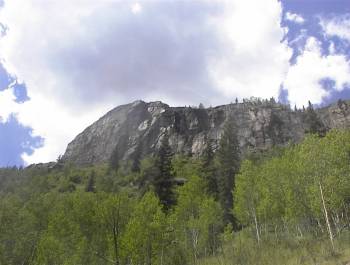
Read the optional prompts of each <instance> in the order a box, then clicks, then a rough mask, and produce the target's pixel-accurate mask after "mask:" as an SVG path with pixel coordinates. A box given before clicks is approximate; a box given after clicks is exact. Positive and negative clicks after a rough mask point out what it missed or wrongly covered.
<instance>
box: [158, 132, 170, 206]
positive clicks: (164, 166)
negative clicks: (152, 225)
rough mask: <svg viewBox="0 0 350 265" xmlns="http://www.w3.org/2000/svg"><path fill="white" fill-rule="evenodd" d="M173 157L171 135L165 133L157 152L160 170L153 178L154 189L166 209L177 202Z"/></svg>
mask: <svg viewBox="0 0 350 265" xmlns="http://www.w3.org/2000/svg"><path fill="white" fill-rule="evenodd" d="M172 158H173V153H172V150H171V147H170V145H169V136H168V134H167V133H165V134H164V136H163V138H162V141H161V145H160V148H159V150H158V152H157V157H156V162H155V164H156V168H157V169H158V172H157V174H156V176H155V177H154V180H153V186H154V191H155V193H156V194H157V196H158V198H159V200H160V202H161V203H162V204H163V207H164V210H168V209H169V208H170V207H171V206H172V205H173V204H174V203H175V198H174V197H175V196H174V192H173V186H174V176H173V173H172V164H171V160H172Z"/></svg>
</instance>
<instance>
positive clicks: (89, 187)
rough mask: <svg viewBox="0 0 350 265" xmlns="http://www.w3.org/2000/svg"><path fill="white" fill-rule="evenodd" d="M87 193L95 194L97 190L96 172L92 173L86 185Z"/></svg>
mask: <svg viewBox="0 0 350 265" xmlns="http://www.w3.org/2000/svg"><path fill="white" fill-rule="evenodd" d="M85 191H86V192H95V191H96V188H95V171H92V172H91V175H90V177H89V180H88V183H87V185H86V189H85Z"/></svg>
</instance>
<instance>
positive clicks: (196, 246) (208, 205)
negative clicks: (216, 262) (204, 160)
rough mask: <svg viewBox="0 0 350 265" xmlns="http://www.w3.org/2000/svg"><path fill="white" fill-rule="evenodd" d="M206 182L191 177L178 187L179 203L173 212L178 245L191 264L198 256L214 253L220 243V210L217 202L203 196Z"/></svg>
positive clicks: (196, 177)
mask: <svg viewBox="0 0 350 265" xmlns="http://www.w3.org/2000/svg"><path fill="white" fill-rule="evenodd" d="M205 189H206V186H205V183H204V182H203V181H202V180H201V179H200V178H199V177H198V176H192V177H191V178H190V179H189V181H188V182H187V183H186V184H185V185H184V186H183V187H181V188H179V190H178V204H177V206H176V207H175V210H174V213H173V216H172V218H173V223H174V227H175V229H176V232H175V234H176V237H177V241H176V242H177V244H178V245H179V247H180V248H181V249H182V252H184V253H186V254H187V255H188V256H189V261H190V263H196V261H197V259H198V257H200V256H203V255H207V254H213V253H215V250H216V249H217V247H218V246H219V240H218V234H219V231H221V220H222V211H221V207H220V205H219V204H218V203H217V202H216V201H215V200H214V199H213V198H212V197H209V196H208V195H206V193H205V192H203V191H205Z"/></svg>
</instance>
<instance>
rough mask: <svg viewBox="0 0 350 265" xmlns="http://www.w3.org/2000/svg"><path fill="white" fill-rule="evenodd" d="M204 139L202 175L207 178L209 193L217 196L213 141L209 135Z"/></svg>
mask: <svg viewBox="0 0 350 265" xmlns="http://www.w3.org/2000/svg"><path fill="white" fill-rule="evenodd" d="M204 141H205V149H204V151H203V154H202V175H203V177H204V179H205V180H206V184H207V191H208V193H209V194H210V195H212V196H214V198H216V197H217V193H218V187H217V180H216V168H215V162H214V151H213V146H212V141H211V139H209V138H208V137H207V136H205V139H204Z"/></svg>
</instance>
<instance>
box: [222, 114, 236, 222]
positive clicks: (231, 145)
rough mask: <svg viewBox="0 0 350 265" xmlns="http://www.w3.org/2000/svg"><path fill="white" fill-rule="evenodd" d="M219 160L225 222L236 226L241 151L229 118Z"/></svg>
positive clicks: (233, 125) (233, 126) (232, 122)
mask: <svg viewBox="0 0 350 265" xmlns="http://www.w3.org/2000/svg"><path fill="white" fill-rule="evenodd" d="M217 158H218V162H219V165H220V169H219V177H218V191H219V194H218V195H219V201H220V203H221V205H222V208H223V210H224V222H225V223H226V224H227V223H229V222H231V223H233V224H234V217H233V215H232V207H233V197H232V189H234V183H235V181H234V178H235V175H236V174H237V173H238V171H239V165H240V150H239V142H238V139H237V129H236V125H235V122H234V120H233V118H232V117H229V118H228V120H227V121H226V124H225V126H224V131H223V134H222V136H221V139H220V143H219V149H218V152H217Z"/></svg>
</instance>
